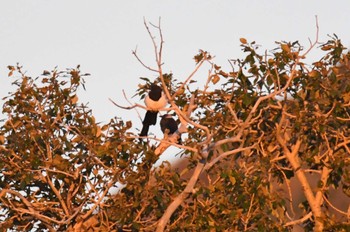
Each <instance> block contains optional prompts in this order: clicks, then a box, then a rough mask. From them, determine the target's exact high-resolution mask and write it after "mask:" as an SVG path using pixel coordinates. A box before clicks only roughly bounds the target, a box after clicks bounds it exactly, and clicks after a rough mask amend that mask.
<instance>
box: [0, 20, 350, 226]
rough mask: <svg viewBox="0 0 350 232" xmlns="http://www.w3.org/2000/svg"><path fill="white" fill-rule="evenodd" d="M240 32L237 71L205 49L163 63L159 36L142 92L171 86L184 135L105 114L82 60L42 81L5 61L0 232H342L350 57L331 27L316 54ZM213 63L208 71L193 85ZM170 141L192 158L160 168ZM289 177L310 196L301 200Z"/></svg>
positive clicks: (47, 74)
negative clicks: (261, 49) (136, 127)
mask: <svg viewBox="0 0 350 232" xmlns="http://www.w3.org/2000/svg"><path fill="white" fill-rule="evenodd" d="M145 25H146V28H147V30H148V32H149V33H150V35H151V32H150V29H149V27H148V25H147V24H145ZM156 29H158V32H159V33H160V35H161V36H160V38H162V34H161V30H160V27H156ZM152 39H153V42H155V40H154V37H153V36H152ZM240 41H241V43H242V44H241V46H242V50H243V52H244V53H245V54H246V56H245V58H243V59H237V60H231V62H230V64H231V65H232V70H230V71H224V70H223V69H222V68H221V67H220V66H219V65H217V64H215V63H214V62H213V57H212V56H210V54H209V53H208V52H206V51H203V50H200V51H199V54H197V55H196V56H195V58H194V59H195V63H196V67H195V70H194V72H193V73H192V74H190V75H189V77H188V78H187V79H185V80H182V81H179V80H176V79H175V78H174V74H171V73H168V74H167V73H163V71H162V60H161V54H162V46H160V47H157V46H156V45H155V50H156V60H157V68H150V67H148V66H146V65H144V64H143V63H142V64H143V65H144V66H145V67H146V68H148V69H149V70H151V71H155V72H157V73H158V74H159V77H158V78H156V80H154V81H152V80H150V79H149V78H141V80H142V81H144V82H145V83H143V84H140V85H139V89H138V90H137V95H138V96H140V99H142V98H144V96H145V94H146V92H147V86H149V84H150V83H152V82H156V83H158V84H159V85H162V86H163V87H164V90H165V93H166V94H167V96H168V99H169V103H170V105H171V108H170V110H171V111H172V112H173V113H174V115H176V116H177V118H178V120H179V121H180V122H181V126H180V128H179V132H180V133H183V134H186V136H184V137H186V138H185V139H183V140H184V141H183V144H181V145H177V144H176V143H174V141H177V138H176V136H178V134H174V135H173V136H174V137H175V138H174V139H173V138H172V137H171V138H166V139H168V142H166V141H164V140H163V141H161V142H160V143H158V142H154V141H153V138H151V137H150V138H149V139H148V140H140V139H139V138H138V136H137V135H136V134H134V133H133V132H132V131H133V130H131V127H132V124H131V122H129V121H124V120H122V119H119V118H113V119H111V120H110V122H108V123H107V124H105V125H100V124H99V123H97V122H96V121H95V118H94V117H93V114H92V111H91V110H90V109H89V108H88V106H86V105H84V104H81V103H79V100H78V96H77V90H78V89H79V88H80V87H81V86H82V85H83V84H84V80H83V78H84V76H85V75H86V74H81V72H80V70H79V67H77V68H76V69H70V70H66V71H58V70H53V71H50V72H49V71H45V72H44V73H43V75H41V76H40V77H38V78H36V79H33V78H31V77H28V76H26V75H25V73H23V72H22V69H21V67H19V66H9V69H10V75H17V76H18V75H19V78H18V80H16V81H14V83H13V84H14V85H16V86H17V90H16V91H15V92H14V93H12V94H11V95H9V96H7V97H6V98H5V101H6V102H5V104H4V106H3V113H4V114H5V115H7V118H6V120H5V122H4V123H3V124H2V125H1V128H0V159H1V162H0V168H1V173H0V180H1V181H0V189H1V192H0V214H1V216H0V217H1V220H2V221H3V222H2V223H1V227H2V228H3V230H6V229H12V230H23V231H29V230H31V229H33V228H35V229H38V230H44V229H46V230H49V231H79V230H83V231H140V230H143V231H155V230H157V231H163V229H164V228H166V229H167V230H169V231H266V230H272V231H291V230H292V228H293V226H295V225H301V226H303V227H304V228H305V230H314V231H322V230H327V231H331V230H338V231H341V230H343V231H346V230H347V229H348V228H349V224H346V223H347V221H346V220H347V217H348V216H349V215H348V213H347V212H346V210H347V209H337V210H336V211H335V210H333V209H334V208H336V207H335V206H334V204H333V203H332V200H330V199H331V191H330V190H331V189H336V190H342V191H343V193H344V194H343V195H344V196H343V197H344V199H346V201H347V202H349V197H350V191H349V189H350V187H349V186H350V175H349V173H350V172H349V171H350V170H349V161H350V159H349V153H350V152H349V146H348V144H349V142H350V134H349V127H350V124H349V121H350V118H349V117H350V116H349V114H350V63H349V61H348V60H349V58H350V54H349V53H345V52H344V50H345V48H344V47H343V45H342V44H341V42H340V40H339V39H338V38H337V37H336V36H334V37H331V38H330V40H329V41H328V42H327V43H325V44H323V45H322V46H320V47H319V48H320V49H321V50H322V51H324V52H325V55H324V57H323V58H322V59H320V60H319V61H317V62H314V63H313V64H312V65H307V64H304V63H303V61H302V60H303V59H304V58H305V57H306V55H307V54H308V51H309V50H307V51H304V49H303V47H302V46H301V45H300V44H299V43H298V42H278V43H277V48H276V49H274V50H272V51H271V53H269V54H267V53H264V54H259V53H258V51H257V50H258V46H256V44H255V42H251V43H248V41H247V40H246V39H244V38H241V40H240ZM154 44H155V43H154ZM162 44H163V41H162V40H161V41H160V45H162ZM315 44H316V43H315ZM313 47H314V45H312V46H311V48H313ZM311 48H310V49H311ZM134 54H135V56H136V57H137V54H136V53H134ZM137 58H138V57H137ZM138 59H139V58H138ZM139 60H140V59H139ZM205 64H207V65H209V67H210V72H209V74H208V76H207V79H206V82H205V83H204V87H203V88H196V87H195V84H196V83H195V81H194V80H193V79H194V74H195V73H196V72H197V70H198V69H200V68H201V67H202V66H203V65H205ZM198 80H199V78H198ZM156 141H157V140H156ZM169 141H170V144H171V145H172V146H178V147H179V148H180V149H181V157H182V158H181V159H182V160H186V161H187V165H186V167H184V168H181V169H176V168H172V167H171V164H170V163H168V162H163V163H162V164H161V166H159V167H157V168H154V164H155V162H156V161H157V160H158V158H159V157H158V155H161V153H162V152H163V150H162V149H161V152H158V151H159V150H158V149H159V147H161V146H165V148H164V149H166V148H167V146H169ZM293 180H296V181H297V182H298V183H299V184H300V185H301V186H302V189H303V193H304V195H305V198H303V199H295V198H294V197H293V194H294V192H293V189H291V181H293ZM314 180H316V183H317V184H316V185H315V186H313V185H312V182H313V181H314ZM115 188H119V190H118V191H116V190H115ZM113 189H114V190H115V191H113ZM296 205H299V207H301V209H302V211H301V213H299V214H298V213H295V211H296V210H295V209H294V208H295V206H296Z"/></svg>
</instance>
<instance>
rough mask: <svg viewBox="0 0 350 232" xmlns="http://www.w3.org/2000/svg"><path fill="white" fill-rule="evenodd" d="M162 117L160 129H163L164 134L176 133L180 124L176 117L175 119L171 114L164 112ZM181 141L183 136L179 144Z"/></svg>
mask: <svg viewBox="0 0 350 232" xmlns="http://www.w3.org/2000/svg"><path fill="white" fill-rule="evenodd" d="M161 117H162V119H161V120H160V129H161V130H162V132H163V134H168V135H172V134H174V133H175V132H176V131H177V129H178V125H177V122H176V121H175V119H173V117H172V116H171V114H164V115H163V116H161ZM180 143H181V137H180V138H179V140H178V144H180Z"/></svg>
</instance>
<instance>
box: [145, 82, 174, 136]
mask: <svg viewBox="0 0 350 232" xmlns="http://www.w3.org/2000/svg"><path fill="white" fill-rule="evenodd" d="M145 104H146V106H147V112H146V115H145V118H144V119H143V122H142V124H143V126H142V130H141V133H140V136H147V134H148V129H149V126H150V125H156V123H157V115H158V111H159V110H160V109H163V108H165V106H166V105H167V104H168V100H167V98H166V96H165V94H164V92H163V91H162V88H160V87H159V86H158V85H156V84H151V89H150V91H149V92H148V95H147V96H146V98H145Z"/></svg>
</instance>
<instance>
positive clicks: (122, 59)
mask: <svg viewBox="0 0 350 232" xmlns="http://www.w3.org/2000/svg"><path fill="white" fill-rule="evenodd" d="M349 10H350V2H349V1H316V0H308V1H304V0H297V1H282V0H270V1H264V0H255V1H234V0H231V1H229V0H216V1H214V0H193V1H185V0H177V1H169V0H162V1H160V0H158V1H155V0H152V1H147V0H138V1H118V0H101V1H89V0H69V1H68V0H60V1H53V0H16V1H1V3H0V41H1V42H0V97H1V98H2V97H3V96H5V95H6V94H7V92H8V91H9V90H10V89H11V88H10V82H11V81H12V79H11V78H9V77H7V73H8V70H7V68H6V67H7V65H15V64H16V63H17V62H19V63H20V64H21V65H23V66H24V70H26V71H27V73H28V75H30V76H34V77H36V76H38V75H40V74H41V73H42V71H43V70H52V69H53V68H54V67H55V66H58V69H65V68H74V67H76V66H77V65H78V64H80V65H81V70H82V71H83V72H87V73H90V74H91V76H90V77H88V78H87V79H86V81H87V84H86V87H87V90H86V91H85V92H84V91H81V92H80V100H81V101H83V102H89V105H90V107H91V108H92V109H93V112H94V114H95V116H96V118H97V120H98V121H108V119H109V118H111V117H113V116H121V117H122V118H124V119H132V120H133V121H134V127H137V128H140V127H141V121H140V120H139V119H138V118H137V114H136V112H135V111H125V110H121V109H118V108H116V107H115V106H113V105H112V104H111V103H110V102H109V101H108V98H109V97H110V98H112V99H114V100H115V101H117V102H118V103H120V104H123V105H127V102H126V101H125V99H124V98H123V94H122V89H125V90H126V92H127V94H128V96H129V97H131V96H132V95H133V94H134V92H135V90H136V89H137V84H138V83H139V77H140V76H147V77H150V78H154V77H156V75H155V74H154V73H151V72H149V71H148V70H146V69H144V68H143V67H142V66H141V65H140V64H139V63H138V62H137V61H136V59H135V58H134V57H133V55H132V53H131V51H132V50H133V49H135V48H136V47H137V49H138V52H139V55H140V57H141V58H142V59H143V60H144V62H145V63H147V64H149V65H154V60H155V59H154V56H153V47H152V44H151V41H150V39H149V37H148V34H147V32H146V30H145V28H144V25H143V18H144V17H145V18H146V20H147V21H151V22H153V23H157V22H158V19H159V17H161V24H162V29H163V34H164V40H165V45H164V46H165V47H164V54H163V57H164V62H165V66H164V71H165V72H169V71H172V72H173V74H174V76H175V77H176V78H177V79H179V80H183V79H185V78H186V77H187V76H188V75H189V73H190V72H191V71H192V69H193V67H194V62H193V59H192V58H193V56H194V55H195V54H196V53H197V51H198V49H203V50H206V51H209V52H210V53H211V54H212V55H215V56H216V58H215V61H216V63H218V64H221V65H223V66H224V67H225V66H227V67H228V63H227V59H229V58H239V57H242V56H243V55H242V52H241V51H240V46H239V45H240V42H239V38H240V37H244V38H246V39H248V41H252V40H255V41H256V42H257V43H258V44H260V45H261V46H262V47H261V51H262V52H263V51H264V50H265V49H272V48H274V42H275V41H281V40H286V41H295V40H299V41H300V42H301V43H302V44H303V45H305V46H308V44H309V42H308V38H311V39H312V40H313V39H314V38H315V33H316V27H315V15H318V19H319V26H320V33H319V35H320V41H321V42H325V41H327V39H328V37H327V34H332V33H336V34H337V35H338V36H339V37H340V38H341V39H342V41H343V43H344V44H345V46H349V44H350V42H349V41H350V30H349V16H348V14H349ZM318 56H319V54H317V53H311V54H310V57H318ZM206 71H207V68H204V72H206ZM201 78H203V79H204V78H205V77H203V76H201V75H198V76H196V79H198V80H200V79H201ZM132 100H133V101H136V102H137V101H139V99H137V98H133V99H132ZM0 103H1V104H2V101H1V102H0ZM140 113H142V114H143V113H144V111H142V110H140ZM151 130H152V129H151Z"/></svg>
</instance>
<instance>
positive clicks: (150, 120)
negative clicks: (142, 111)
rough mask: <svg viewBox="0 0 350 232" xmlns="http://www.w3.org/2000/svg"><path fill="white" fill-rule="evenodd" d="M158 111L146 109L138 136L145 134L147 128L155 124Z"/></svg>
mask: <svg viewBox="0 0 350 232" xmlns="http://www.w3.org/2000/svg"><path fill="white" fill-rule="evenodd" d="M157 115H158V111H150V110H147V112H146V115H145V118H144V119H143V122H142V124H143V127H142V130H141V133H140V136H147V134H148V129H149V126H150V125H156V123H157Z"/></svg>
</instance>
